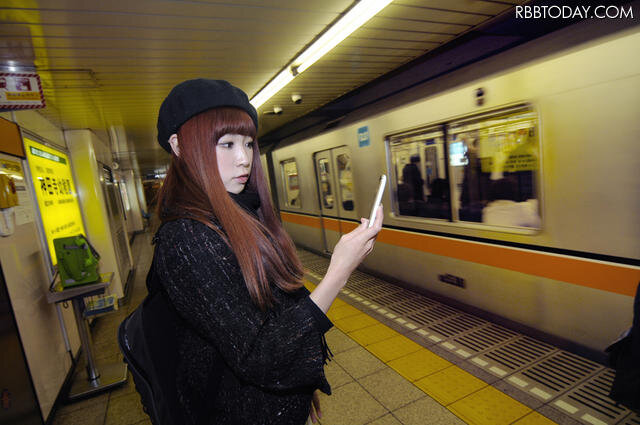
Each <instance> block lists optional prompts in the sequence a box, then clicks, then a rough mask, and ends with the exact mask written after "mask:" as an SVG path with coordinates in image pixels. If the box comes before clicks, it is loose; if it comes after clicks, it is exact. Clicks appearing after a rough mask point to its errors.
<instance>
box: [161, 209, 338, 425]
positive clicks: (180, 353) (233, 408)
mask: <svg viewBox="0 0 640 425" xmlns="http://www.w3.org/2000/svg"><path fill="white" fill-rule="evenodd" d="M154 241H155V243H156V248H155V253H154V263H153V266H152V270H151V271H150V277H151V276H153V278H152V279H150V280H148V284H149V285H151V286H154V285H160V286H161V289H162V290H163V291H164V292H165V294H166V296H167V297H168V300H169V302H170V304H171V305H172V307H173V308H174V309H175V312H176V313H177V316H179V320H176V329H175V334H176V335H177V343H176V350H177V359H178V361H177V364H176V365H175V367H176V369H175V371H173V373H174V374H175V381H176V382H175V389H174V390H175V393H176V397H177V405H178V406H180V408H181V409H182V410H183V412H182V416H184V418H185V419H184V420H185V423H190V424H243V425H244V424H246V425H250V424H265V425H266V424H283V425H288V424H291V425H294V424H304V423H305V420H306V418H307V416H308V414H309V408H310V403H311V397H312V393H313V391H314V390H316V389H320V390H322V391H323V392H325V393H327V394H328V393H330V388H329V384H328V383H327V380H326V379H325V376H324V370H323V367H324V363H325V361H326V356H327V354H326V353H327V349H326V343H325V341H324V333H325V332H326V331H327V330H329V328H330V327H331V326H332V324H331V322H330V321H329V320H328V319H327V317H326V316H325V315H324V313H323V312H322V311H321V310H320V309H319V308H318V307H317V306H316V305H315V304H314V303H313V302H312V301H311V300H310V298H309V296H308V295H309V292H308V291H307V290H306V289H304V288H302V289H300V290H298V291H297V292H295V293H285V292H284V291H281V290H279V289H278V288H274V289H273V292H274V296H275V298H276V301H277V304H276V306H275V307H274V308H272V309H270V310H268V311H266V312H263V311H261V310H260V309H259V308H257V307H256V306H255V305H254V304H253V302H252V301H251V297H250V295H249V292H248V290H247V288H246V286H245V283H244V279H243V277H242V272H241V270H240V267H239V265H238V262H237V260H236V257H235V256H234V254H233V252H232V251H231V250H230V249H229V247H228V246H227V245H226V243H225V242H224V241H223V239H222V238H221V236H220V235H218V234H217V233H216V232H215V231H213V230H212V229H210V228H209V227H207V226H205V225H204V224H202V223H200V222H198V221H195V220H191V219H178V220H175V221H171V222H168V223H165V224H164V225H163V226H162V227H161V228H160V230H159V231H158V233H157V234H156V237H155V239H154ZM154 282H155V283H154ZM150 289H153V288H150Z"/></svg>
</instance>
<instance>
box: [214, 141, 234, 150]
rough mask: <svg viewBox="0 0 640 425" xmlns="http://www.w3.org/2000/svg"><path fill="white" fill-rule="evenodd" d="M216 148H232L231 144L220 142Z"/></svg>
mask: <svg viewBox="0 0 640 425" xmlns="http://www.w3.org/2000/svg"><path fill="white" fill-rule="evenodd" d="M218 146H222V147H223V148H226V149H230V148H232V147H233V142H221V143H218Z"/></svg>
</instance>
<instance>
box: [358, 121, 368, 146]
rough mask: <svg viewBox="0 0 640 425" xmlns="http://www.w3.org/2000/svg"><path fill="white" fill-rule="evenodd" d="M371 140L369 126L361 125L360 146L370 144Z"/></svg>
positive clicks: (359, 133) (359, 132) (359, 131)
mask: <svg viewBox="0 0 640 425" xmlns="http://www.w3.org/2000/svg"><path fill="white" fill-rule="evenodd" d="M370 144H371V140H369V126H366V125H365V126H364V127H360V128H359V129H358V146H360V147H364V146H369V145H370Z"/></svg>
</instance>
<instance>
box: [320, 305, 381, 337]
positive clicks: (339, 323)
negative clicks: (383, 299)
mask: <svg viewBox="0 0 640 425" xmlns="http://www.w3.org/2000/svg"><path fill="white" fill-rule="evenodd" d="M341 308H344V307H341ZM332 320H333V319H332ZM378 323H380V322H378V321H377V320H376V319H374V318H373V317H371V316H369V315H367V314H364V313H360V314H356V315H353V316H348V317H345V318H343V319H336V320H334V321H333V324H334V325H335V326H336V328H338V329H340V330H341V331H342V332H346V333H349V332H353V331H355V330H358V329H362V328H366V327H367V326H373V325H376V324H378Z"/></svg>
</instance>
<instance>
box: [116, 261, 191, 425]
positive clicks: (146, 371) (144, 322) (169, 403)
mask: <svg viewBox="0 0 640 425" xmlns="http://www.w3.org/2000/svg"><path fill="white" fill-rule="evenodd" d="M154 263H155V261H154ZM154 269H155V267H154V264H152V265H151V269H150V270H149V274H148V275H147V288H148V289H149V295H147V297H146V298H145V300H144V301H143V302H142V304H140V305H139V306H138V308H136V309H135V310H134V311H133V312H132V313H131V314H129V316H127V318H126V319H124V321H123V322H122V323H121V324H120V327H119V329H118V345H119V346H120V351H122V354H123V356H124V362H125V363H127V365H128V366H129V371H130V372H131V376H132V377H133V381H134V383H135V386H136V390H137V391H138V393H140V398H141V401H142V406H143V409H144V411H145V412H146V413H147V414H148V415H149V417H150V418H151V423H153V425H180V424H183V423H185V422H184V420H183V419H182V416H181V412H182V409H181V407H180V405H179V404H178V397H177V392H176V388H175V382H176V379H175V375H176V365H177V364H178V352H177V348H176V347H177V344H176V341H177V338H176V331H175V323H176V320H179V319H178V318H177V313H176V312H175V311H174V310H173V307H172V306H171V305H170V304H169V301H168V300H167V297H166V294H165V293H164V291H163V290H162V289H161V288H160V285H157V284H154V279H155V270H154ZM152 353H153V355H151V354H152Z"/></svg>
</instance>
